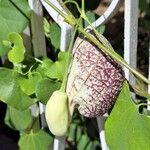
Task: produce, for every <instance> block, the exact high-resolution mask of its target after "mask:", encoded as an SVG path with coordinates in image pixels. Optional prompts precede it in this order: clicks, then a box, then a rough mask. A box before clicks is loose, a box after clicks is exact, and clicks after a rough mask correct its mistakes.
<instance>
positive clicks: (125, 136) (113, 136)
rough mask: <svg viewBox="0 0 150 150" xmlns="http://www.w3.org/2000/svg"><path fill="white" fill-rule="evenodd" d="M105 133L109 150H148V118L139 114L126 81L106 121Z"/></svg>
mask: <svg viewBox="0 0 150 150" xmlns="http://www.w3.org/2000/svg"><path fill="white" fill-rule="evenodd" d="M105 132H106V141H107V144H108V146H109V148H110V149H111V150H141V149H143V150H149V147H150V142H149V139H150V118H149V117H148V116H146V115H144V114H140V113H139V107H138V105H136V104H134V102H133V100H132V99H131V96H130V91H129V86H128V84H127V82H126V81H125V82H124V85H123V89H122V91H121V93H120V95H119V97H118V99H117V102H116V104H115V106H114V108H113V110H112V112H111V114H110V116H109V117H108V119H107V121H106V124H105Z"/></svg>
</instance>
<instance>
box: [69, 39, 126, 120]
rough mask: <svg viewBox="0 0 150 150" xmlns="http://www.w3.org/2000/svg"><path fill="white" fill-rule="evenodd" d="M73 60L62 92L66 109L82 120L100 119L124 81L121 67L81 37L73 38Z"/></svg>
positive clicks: (112, 102) (110, 105)
mask: <svg viewBox="0 0 150 150" xmlns="http://www.w3.org/2000/svg"><path fill="white" fill-rule="evenodd" d="M95 40H97V39H96V38H95ZM73 57H74V58H73V63H72V66H71V70H70V73H69V76H68V83H67V89H66V92H67V95H68V98H69V103H70V105H72V106H73V107H77V108H78V110H79V112H80V114H81V115H83V116H85V117H97V116H99V115H103V114H104V113H106V112H108V110H109V109H110V108H111V107H112V105H113V104H114V102H115V100H116V98H117V96H118V94H119V92H120V90H121V87H122V84H123V81H124V80H125V77H124V73H123V70H122V68H121V66H120V65H119V64H118V63H117V62H116V61H115V60H113V59H112V58H111V57H110V56H108V55H107V54H105V53H104V52H102V51H101V50H100V49H98V48H97V47H96V46H95V45H94V44H92V43H91V42H89V40H87V39H86V38H84V37H78V38H77V40H76V42H75V44H74V48H73Z"/></svg>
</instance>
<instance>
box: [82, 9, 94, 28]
mask: <svg viewBox="0 0 150 150" xmlns="http://www.w3.org/2000/svg"><path fill="white" fill-rule="evenodd" d="M85 15H86V17H87V18H88V19H89V21H90V22H91V23H92V22H94V21H95V20H96V14H95V13H94V12H92V11H87V12H86V14H85ZM84 24H85V27H87V26H88V25H89V24H88V23H87V22H86V21H85V23H84Z"/></svg>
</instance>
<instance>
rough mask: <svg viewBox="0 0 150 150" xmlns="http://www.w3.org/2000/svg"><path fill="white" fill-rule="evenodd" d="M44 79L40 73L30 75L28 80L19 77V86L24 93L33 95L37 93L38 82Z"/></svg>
mask: <svg viewBox="0 0 150 150" xmlns="http://www.w3.org/2000/svg"><path fill="white" fill-rule="evenodd" d="M41 79H42V77H41V75H40V74H39V73H38V72H33V73H30V74H29V76H28V78H24V77H21V76H20V77H19V80H18V82H19V85H20V87H21V89H22V91H23V92H24V93H26V94H27V95H31V94H33V93H35V89H36V86H37V84H38V82H39V81H40V80H41Z"/></svg>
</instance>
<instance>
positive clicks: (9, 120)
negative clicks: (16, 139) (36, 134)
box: [5, 107, 32, 130]
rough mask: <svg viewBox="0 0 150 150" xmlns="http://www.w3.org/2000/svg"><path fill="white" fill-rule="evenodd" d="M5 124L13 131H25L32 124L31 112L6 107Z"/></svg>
mask: <svg viewBox="0 0 150 150" xmlns="http://www.w3.org/2000/svg"><path fill="white" fill-rule="evenodd" d="M5 123H6V124H7V125H8V126H9V127H10V128H13V129H17V130H24V129H27V128H28V127H29V126H30V125H31V123H32V115H31V111H30V110H29V109H27V110H24V111H20V110H17V109H15V108H13V107H7V112H6V116H5Z"/></svg>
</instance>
